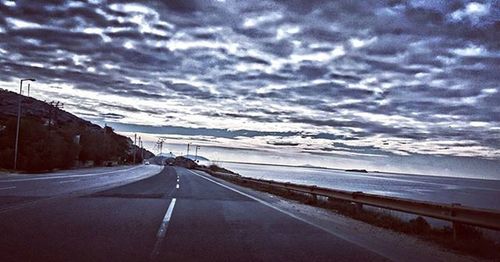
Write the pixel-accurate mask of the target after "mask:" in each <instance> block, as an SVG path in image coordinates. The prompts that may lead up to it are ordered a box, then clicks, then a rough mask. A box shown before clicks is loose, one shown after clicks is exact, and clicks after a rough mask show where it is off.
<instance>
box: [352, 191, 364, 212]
mask: <svg viewBox="0 0 500 262" xmlns="http://www.w3.org/2000/svg"><path fill="white" fill-rule="evenodd" d="M362 194H363V192H361V191H356V192H352V199H354V200H355V199H356V198H357V197H358V196H359V195H362ZM354 204H355V205H356V211H357V212H360V211H362V210H363V204H361V203H358V202H354Z"/></svg>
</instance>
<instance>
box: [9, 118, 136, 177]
mask: <svg viewBox="0 0 500 262" xmlns="http://www.w3.org/2000/svg"><path fill="white" fill-rule="evenodd" d="M0 125H3V126H4V128H3V129H2V130H0V168H4V169H12V168H13V162H14V150H15V148H14V146H15V137H16V126H17V122H16V119H15V118H10V119H8V120H7V121H5V123H1V122H0ZM20 130H21V132H20V134H19V153H18V162H17V167H18V170H22V171H27V172H41V171H48V170H53V169H67V168H71V167H74V166H79V165H84V164H85V163H87V164H89V165H97V166H98V165H103V164H105V162H108V161H112V162H114V163H117V164H123V163H131V162H132V159H133V155H132V154H133V150H131V146H132V141H130V139H128V138H126V137H124V136H121V135H118V134H116V133H115V132H114V131H113V129H112V128H110V127H105V128H100V127H97V128H96V127H88V126H82V125H78V124H74V123H72V124H58V125H50V126H49V125H47V124H44V123H43V122H42V121H41V120H38V119H34V118H24V119H22V120H21V125H20ZM135 151H136V154H137V155H136V162H137V163H140V162H142V158H141V153H140V150H135Z"/></svg>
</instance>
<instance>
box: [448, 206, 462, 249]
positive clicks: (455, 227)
mask: <svg viewBox="0 0 500 262" xmlns="http://www.w3.org/2000/svg"><path fill="white" fill-rule="evenodd" d="M458 206H461V204H459V203H452V204H451V213H450V215H451V216H452V217H454V216H456V215H457V213H456V211H455V207H458ZM460 226H461V223H458V222H456V221H452V222H451V227H452V230H453V241H456V240H457V233H458V230H459V228H460Z"/></svg>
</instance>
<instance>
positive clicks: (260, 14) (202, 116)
mask: <svg viewBox="0 0 500 262" xmlns="http://www.w3.org/2000/svg"><path fill="white" fill-rule="evenodd" d="M0 39H2V41H1V42H0V65H1V66H0V81H1V85H2V86H3V87H6V88H9V89H14V88H15V86H16V82H17V81H18V78H21V77H25V76H29V77H35V78H36V79H37V85H38V86H39V88H38V89H37V91H35V92H38V93H37V94H38V95H39V96H41V97H44V98H47V99H49V98H51V97H52V98H53V97H57V98H58V99H60V100H64V102H65V103H66V105H67V109H69V110H70V111H72V112H74V113H76V114H78V115H81V116H83V117H85V118H87V119H90V120H100V121H106V122H114V123H119V124H120V125H121V126H122V127H123V129H124V130H126V129H127V124H139V125H143V126H149V127H152V128H154V127H155V126H156V127H162V126H164V127H165V126H173V127H174V129H169V130H170V131H165V130H163V131H162V130H161V128H160V129H158V128H156V129H155V131H154V132H155V133H158V134H162V133H164V134H172V133H175V132H174V131H175V130H177V131H178V132H180V133H179V134H184V135H189V136H204V137H212V138H214V139H217V138H224V139H228V138H230V142H227V141H226V140H225V141H226V142H227V143H229V144H231V143H232V144H233V145H236V146H237V145H238V143H243V144H244V145H245V146H251V145H253V146H255V147H258V146H265V147H276V148H287V150H289V148H293V149H294V150H297V152H306V153H307V154H329V153H330V154H333V153H339V152H347V153H367V154H385V155H412V154H419V155H452V156H471V157H479V158H487V159H496V160H498V159H500V87H499V81H498V72H500V4H499V2H498V1H478V2H470V1H458V0H456V1H424V0H414V1H396V0H395V1H319V0H313V1H299V0H290V1H251V0H250V1H236V0H225V1H224V0H219V1H215V0H187V1H186V0H175V1H137V2H134V1H105V0H89V1H63V0H51V1H49V0H46V1H42V0H40V1H15V2H14V1H5V0H1V1H0ZM128 127H129V130H133V129H134V128H136V126H130V125H128ZM178 127H182V128H178ZM175 128H177V129H175ZM172 130H173V131H172ZM186 130H188V131H186ZM231 141H232V142H231Z"/></svg>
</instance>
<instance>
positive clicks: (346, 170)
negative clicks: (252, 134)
mask: <svg viewBox="0 0 500 262" xmlns="http://www.w3.org/2000/svg"><path fill="white" fill-rule="evenodd" d="M212 162H214V161H212ZM215 162H220V163H229V164H244V165H256V166H279V167H298V168H315V169H324V170H335V171H342V172H352V173H359V174H363V173H364V174H369V173H372V174H388V175H403V176H419V177H422V176H426V177H442V178H453V179H475V180H491V181H500V178H498V179H495V178H478V177H454V176H445V175H433V174H418V173H397V172H385V171H371V170H364V169H363V170H364V171H366V173H365V172H356V171H352V170H353V169H341V168H334V167H322V166H313V165H300V166H298V165H286V164H269V163H253V162H241V161H215ZM360 170H361V169H360Z"/></svg>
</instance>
